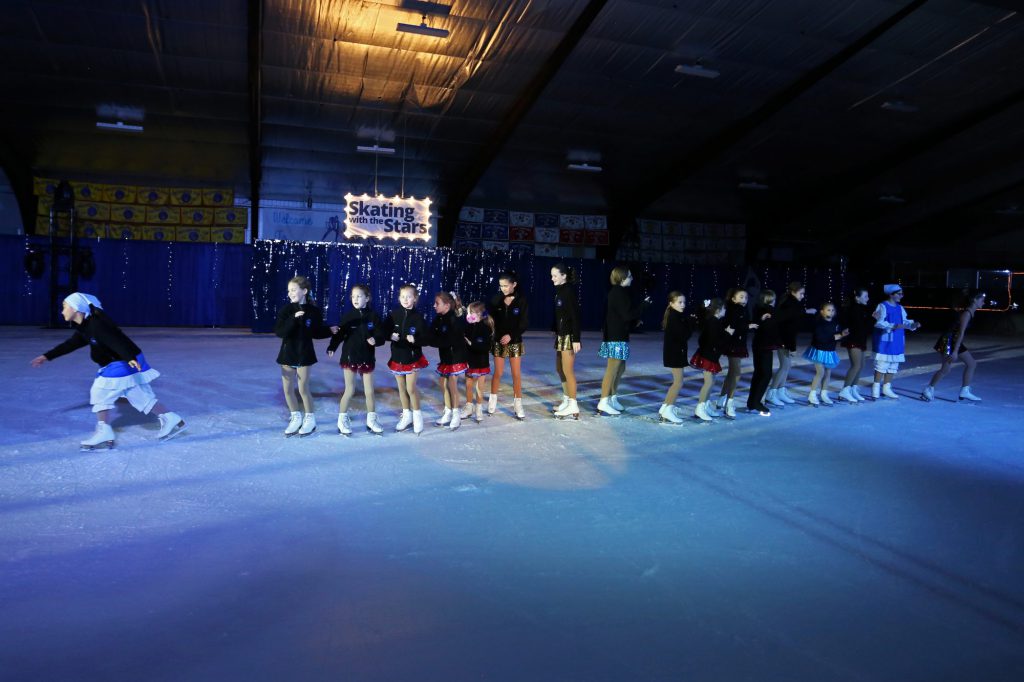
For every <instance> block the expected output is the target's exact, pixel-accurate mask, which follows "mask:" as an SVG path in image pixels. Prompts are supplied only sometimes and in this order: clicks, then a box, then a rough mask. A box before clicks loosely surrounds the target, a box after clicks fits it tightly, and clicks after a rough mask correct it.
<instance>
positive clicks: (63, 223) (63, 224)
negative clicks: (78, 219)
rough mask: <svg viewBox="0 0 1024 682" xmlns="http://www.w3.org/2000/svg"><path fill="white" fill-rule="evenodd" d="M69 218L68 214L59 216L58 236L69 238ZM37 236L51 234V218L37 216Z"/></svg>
mask: <svg viewBox="0 0 1024 682" xmlns="http://www.w3.org/2000/svg"><path fill="white" fill-rule="evenodd" d="M68 221H69V217H68V216H67V215H66V214H60V215H58V216H57V236H58V237H67V236H68V225H69V224H70V223H69V222H68ZM36 234H41V235H48V234H50V218H49V216H44V215H41V216H36Z"/></svg>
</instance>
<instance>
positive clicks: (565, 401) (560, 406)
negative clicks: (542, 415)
mask: <svg viewBox="0 0 1024 682" xmlns="http://www.w3.org/2000/svg"><path fill="white" fill-rule="evenodd" d="M568 404H569V396H567V395H563V396H562V402H560V403H558V404H557V405H555V406H554V407H552V408H551V411H552V412H561V411H562V410H564V409H565V406H566V405H568Z"/></svg>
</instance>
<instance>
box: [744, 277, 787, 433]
mask: <svg viewBox="0 0 1024 682" xmlns="http://www.w3.org/2000/svg"><path fill="white" fill-rule="evenodd" d="M757 298H758V302H757V305H756V306H755V307H754V316H753V319H754V321H755V322H756V323H757V331H756V332H754V339H753V341H751V342H750V353H751V355H752V356H753V360H754V373H753V375H752V376H751V377H750V394H749V395H748V396H747V412H754V413H756V414H759V415H761V416H762V417H769V416H771V414H772V412H771V408H769V407H768V405H766V404H765V402H766V401H767V402H768V403H770V404H772V405H774V406H776V407H785V405H786V404H785V403H784V402H782V401H781V400H778V399H776V398H775V394H774V391H773V390H772V389H769V388H768V384H769V383H771V380H772V361H773V358H774V356H775V353H776V352H778V351H779V350H781V349H782V348H783V345H782V337H781V336H779V325H778V322H776V320H775V292H774V291H772V290H771V289H762V290H761V293H760V294H759V295H758V297H757Z"/></svg>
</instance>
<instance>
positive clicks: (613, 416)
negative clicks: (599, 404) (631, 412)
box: [594, 410, 622, 419]
mask: <svg viewBox="0 0 1024 682" xmlns="http://www.w3.org/2000/svg"><path fill="white" fill-rule="evenodd" d="M594 416H595V417H604V418H605V419H617V418H619V417H621V416H622V414H621V413H620V414H610V413H608V412H602V411H601V410H597V411H596V412H594Z"/></svg>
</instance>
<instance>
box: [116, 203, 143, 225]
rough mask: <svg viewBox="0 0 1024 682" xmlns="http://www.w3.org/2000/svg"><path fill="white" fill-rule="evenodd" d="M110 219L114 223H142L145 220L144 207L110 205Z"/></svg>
mask: <svg viewBox="0 0 1024 682" xmlns="http://www.w3.org/2000/svg"><path fill="white" fill-rule="evenodd" d="M110 219H111V220H112V221H113V222H115V223H144V222H146V207H145V206H133V205H130V204H113V205H111V207H110Z"/></svg>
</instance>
